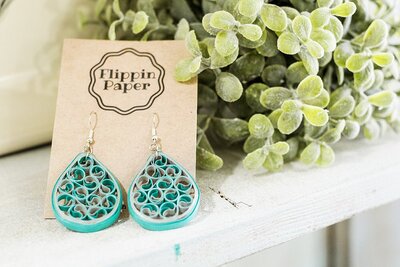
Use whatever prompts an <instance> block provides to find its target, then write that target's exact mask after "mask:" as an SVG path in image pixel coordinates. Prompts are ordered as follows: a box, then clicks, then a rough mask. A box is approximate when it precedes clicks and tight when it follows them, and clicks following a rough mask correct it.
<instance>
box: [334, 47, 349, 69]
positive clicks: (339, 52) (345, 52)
mask: <svg viewBox="0 0 400 267" xmlns="http://www.w3.org/2000/svg"><path fill="white" fill-rule="evenodd" d="M353 54H354V50H353V47H352V46H351V44H350V42H343V43H341V44H340V45H338V46H337V47H336V49H335V52H334V53H333V60H334V61H335V63H336V65H338V66H339V67H342V68H345V67H346V61H347V59H348V58H349V57H350V56H351V55H353Z"/></svg>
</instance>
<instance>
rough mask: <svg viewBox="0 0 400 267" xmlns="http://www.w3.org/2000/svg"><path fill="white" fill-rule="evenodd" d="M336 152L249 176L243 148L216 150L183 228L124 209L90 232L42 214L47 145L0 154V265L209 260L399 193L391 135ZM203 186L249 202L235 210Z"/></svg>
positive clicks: (239, 253)
mask: <svg viewBox="0 0 400 267" xmlns="http://www.w3.org/2000/svg"><path fill="white" fill-rule="evenodd" d="M335 149H336V151H337V153H336V156H337V160H336V163H335V165H334V166H332V167H329V168H323V169H319V168H310V169H306V168H304V167H303V166H302V165H300V164H299V163H293V164H290V165H289V166H287V167H285V169H284V170H283V171H282V172H280V173H275V174H268V173H266V172H257V173H248V172H247V171H245V170H244V169H243V168H242V166H241V164H239V163H240V160H241V158H242V154H241V153H239V152H229V153H228V152H224V153H222V154H223V155H224V159H225V165H224V168H223V169H222V170H220V171H218V172H216V173H210V172H204V171H198V172H197V177H198V181H199V186H200V189H201V190H202V201H201V207H200V211H199V214H198V216H197V218H196V219H195V220H194V221H193V222H192V223H190V224H189V225H188V226H187V227H184V228H182V229H176V230H172V231H166V232H149V231H146V230H144V229H142V228H140V227H139V226H138V225H137V224H136V223H135V222H134V221H133V220H132V219H130V218H128V216H127V214H126V213H125V214H123V215H122V216H121V220H120V221H119V222H118V223H117V224H116V225H114V226H113V227H111V228H109V229H107V230H105V231H102V232H99V233H93V234H79V233H72V232H69V231H68V230H66V229H64V228H63V227H62V226H61V225H59V224H58V223H57V222H56V221H54V220H46V221H45V220H43V219H42V217H41V215H42V211H43V210H42V209H43V198H44V191H45V189H44V188H45V184H46V182H45V181H46V173H47V168H48V159H49V149H48V148H44V149H43V148H42V149H38V150H33V151H31V152H27V153H23V154H16V155H13V156H10V157H6V158H2V159H0V179H1V180H2V181H5V180H6V179H7V180H8V181H10V183H9V187H8V188H7V189H5V188H1V192H0V193H1V194H0V210H1V213H0V220H1V221H2V224H1V226H0V227H1V228H0V236H1V237H2V238H1V240H0V251H2V257H1V258H0V265H4V264H2V263H8V262H10V261H11V260H12V261H13V262H14V263H16V264H18V265H24V264H27V263H28V262H29V263H30V264H32V263H33V265H39V264H40V265H48V264H51V263H53V264H54V263H55V262H57V265H58V266H64V265H71V264H74V263H75V262H76V263H78V262H79V263H80V264H90V265H96V266H110V265H119V264H129V265H131V266H184V265H190V266H215V265H219V264H223V263H226V262H230V261H233V260H235V259H239V258H241V257H244V256H247V255H250V254H252V253H255V252H257V251H260V250H262V249H265V248H268V247H272V246H274V245H277V244H280V243H283V242H286V241H288V240H291V239H293V238H296V237H298V236H301V235H304V234H306V233H309V232H312V231H315V230H317V229H321V228H324V227H326V226H328V225H332V224H334V223H337V222H339V221H342V220H344V219H347V218H349V217H351V216H353V215H355V214H357V213H360V212H362V211H364V210H367V209H371V208H374V207H377V206H380V205H383V204H386V203H389V202H391V201H394V200H396V199H399V198H400V157H399V156H398V155H397V154H396V152H397V153H398V151H399V150H400V140H399V138H398V137H397V138H396V137H392V138H387V139H386V141H385V142H383V141H379V142H377V143H368V145H367V143H366V142H365V141H357V142H352V143H342V144H340V145H338V146H337V147H336V148H335ZM27 170H29V171H27ZM11 181H12V182H11ZM209 187H212V188H214V189H216V190H220V191H222V192H223V193H224V195H225V196H227V197H229V198H230V199H232V200H233V201H236V202H245V203H247V204H249V205H251V207H247V206H246V205H244V204H239V208H235V207H233V206H232V205H231V204H230V203H228V202H227V201H225V200H224V199H221V197H220V196H219V195H217V194H216V193H215V192H213V191H212V190H210V188H209ZM10 206H14V207H15V208H13V209H10V208H9V207H10ZM21 255H24V257H21ZM25 255H26V256H25ZM65 255H70V256H69V257H66V256H65ZM88 255H89V256H88ZM96 255H98V256H96Z"/></svg>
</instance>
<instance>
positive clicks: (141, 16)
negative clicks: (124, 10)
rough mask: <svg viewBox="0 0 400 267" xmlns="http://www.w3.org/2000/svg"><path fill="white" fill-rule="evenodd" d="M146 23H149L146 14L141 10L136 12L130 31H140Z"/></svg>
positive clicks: (136, 32) (135, 32)
mask: <svg viewBox="0 0 400 267" xmlns="http://www.w3.org/2000/svg"><path fill="white" fill-rule="evenodd" d="M148 23H149V16H147V14H146V13H144V12H143V11H139V12H137V13H136V15H135V19H134V20H133V23H132V32H133V33H134V34H138V33H140V32H142V31H143V30H144V29H145V28H146V26H147V24H148Z"/></svg>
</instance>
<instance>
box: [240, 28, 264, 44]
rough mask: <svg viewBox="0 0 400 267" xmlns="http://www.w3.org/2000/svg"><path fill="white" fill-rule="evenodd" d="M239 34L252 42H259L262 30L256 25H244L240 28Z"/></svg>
mask: <svg viewBox="0 0 400 267" xmlns="http://www.w3.org/2000/svg"><path fill="white" fill-rule="evenodd" d="M238 32H239V33H240V34H241V35H243V36H244V38H246V39H248V40H250V41H257V40H258V39H260V38H261V35H262V30H261V28H260V27H258V26H257V25H254V24H243V25H240V26H239V28H238Z"/></svg>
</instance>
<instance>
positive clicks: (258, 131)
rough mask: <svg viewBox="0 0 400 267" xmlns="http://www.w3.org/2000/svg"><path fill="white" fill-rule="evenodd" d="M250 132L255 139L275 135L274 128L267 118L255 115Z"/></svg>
mask: <svg viewBox="0 0 400 267" xmlns="http://www.w3.org/2000/svg"><path fill="white" fill-rule="evenodd" d="M249 132H250V135H252V136H254V137H255V138H260V139H261V138H268V137H271V136H272V135H273V133H274V127H273V126H272V123H271V121H270V120H269V119H268V117H267V116H265V115H263V114H254V115H253V116H251V118H250V120H249Z"/></svg>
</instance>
